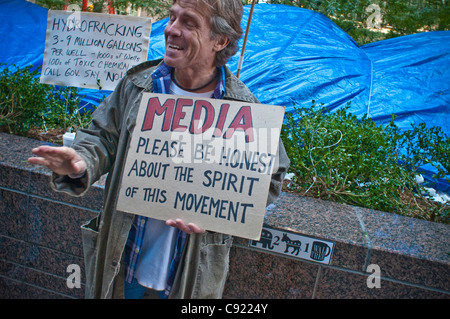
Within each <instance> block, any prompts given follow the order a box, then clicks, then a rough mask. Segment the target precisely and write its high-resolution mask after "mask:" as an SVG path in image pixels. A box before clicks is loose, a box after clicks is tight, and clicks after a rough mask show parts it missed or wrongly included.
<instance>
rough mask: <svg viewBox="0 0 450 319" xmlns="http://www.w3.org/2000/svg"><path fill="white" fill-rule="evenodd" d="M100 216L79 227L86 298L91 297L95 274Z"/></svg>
mask: <svg viewBox="0 0 450 319" xmlns="http://www.w3.org/2000/svg"><path fill="white" fill-rule="evenodd" d="M99 222H100V215H98V216H96V217H94V218H92V219H90V220H89V221H88V222H87V223H86V224H83V225H81V239H82V242H83V255H84V268H85V273H86V296H85V297H86V298H92V296H93V283H94V274H95V263H96V257H97V248H96V243H97V237H98V229H99Z"/></svg>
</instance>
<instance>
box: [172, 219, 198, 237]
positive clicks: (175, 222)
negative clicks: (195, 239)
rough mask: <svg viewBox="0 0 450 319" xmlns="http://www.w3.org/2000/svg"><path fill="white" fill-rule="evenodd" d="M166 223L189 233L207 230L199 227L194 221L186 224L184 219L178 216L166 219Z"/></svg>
mask: <svg viewBox="0 0 450 319" xmlns="http://www.w3.org/2000/svg"><path fill="white" fill-rule="evenodd" d="M166 225H168V226H172V227H176V228H178V229H179V230H181V231H183V232H185V233H187V234H194V233H195V234H203V233H204V232H205V230H204V229H202V228H200V227H198V226H197V225H196V224H194V223H189V224H188V225H186V224H185V223H184V222H183V220H182V219H180V218H177V219H176V220H173V219H169V220H167V221H166Z"/></svg>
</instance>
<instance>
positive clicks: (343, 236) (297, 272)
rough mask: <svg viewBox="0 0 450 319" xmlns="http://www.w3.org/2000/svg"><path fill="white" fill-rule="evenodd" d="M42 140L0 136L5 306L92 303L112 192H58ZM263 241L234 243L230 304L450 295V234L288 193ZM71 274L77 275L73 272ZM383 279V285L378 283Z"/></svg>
mask: <svg viewBox="0 0 450 319" xmlns="http://www.w3.org/2000/svg"><path fill="white" fill-rule="evenodd" d="M42 144H43V142H40V141H36V140H32V139H27V138H22V137H17V136H12V135H8V134H0V298H3V299H5V298H9V299H37V298H42V299H56V298H83V297H84V285H83V281H84V275H83V276H82V278H81V279H82V284H81V286H80V288H77V285H76V284H75V285H73V284H72V285H73V286H74V287H68V285H67V278H68V277H70V276H71V275H72V274H73V271H74V269H76V268H74V267H80V270H81V273H82V274H84V272H83V271H84V264H83V257H82V256H83V253H82V248H81V238H80V225H81V224H82V223H84V222H85V221H87V220H88V219H90V218H91V217H93V216H95V215H96V214H98V212H99V210H100V208H101V206H102V198H103V186H102V184H101V182H100V183H98V184H96V185H95V186H94V187H93V188H92V190H91V191H90V192H89V193H88V194H87V195H86V196H84V197H82V198H73V197H69V196H67V195H64V194H59V193H55V192H53V191H52V190H51V189H50V188H49V184H48V181H49V176H50V173H49V171H48V170H45V169H42V168H39V167H34V166H32V165H29V164H28V163H27V161H26V160H27V158H28V157H29V156H30V155H31V149H32V148H33V147H36V146H39V145H42ZM263 235H264V236H262V237H261V240H260V242H253V241H249V240H244V239H242V238H235V241H234V246H233V248H232V251H231V256H230V273H229V277H228V281H227V283H226V286H225V291H224V298H274V299H275V298H283V299H285V298H294V299H311V298H313V299H319V298H355V299H356V298H357V299H371V298H433V299H434V298H443V299H448V298H449V297H450V284H449V280H450V276H449V275H450V274H449V269H450V267H449V266H450V256H449V253H450V240H449V239H450V226H449V225H443V224H437V223H433V222H426V221H422V220H417V219H413V218H407V217H402V216H397V215H393V214H388V213H383V212H378V211H373V210H368V209H363V208H358V207H353V206H348V205H342V204H337V203H332V202H326V201H322V200H316V199H311V198H304V197H299V196H296V195H293V194H288V193H282V195H281V196H280V198H279V199H278V200H277V201H276V202H275V203H274V204H273V205H271V206H270V207H268V209H267V211H266V218H265V226H264V232H263ZM68 267H69V268H68ZM377 276H379V277H377Z"/></svg>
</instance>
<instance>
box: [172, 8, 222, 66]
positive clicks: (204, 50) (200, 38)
mask: <svg viewBox="0 0 450 319" xmlns="http://www.w3.org/2000/svg"><path fill="white" fill-rule="evenodd" d="M205 11H206V10H205V9H203V10H202V8H199V6H198V5H197V4H196V1H193V0H180V1H177V2H176V3H175V4H174V5H173V6H172V8H171V9H170V18H169V22H168V24H167V27H166V28H165V30H164V35H165V40H166V52H165V56H164V61H165V63H166V64H167V65H169V66H171V67H174V68H177V69H184V68H190V69H194V70H201V69H208V68H211V67H212V66H214V61H215V57H216V52H217V45H216V44H217V41H215V40H211V27H210V23H209V18H208V17H207V16H206V12H205Z"/></svg>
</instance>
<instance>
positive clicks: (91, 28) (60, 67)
mask: <svg viewBox="0 0 450 319" xmlns="http://www.w3.org/2000/svg"><path fill="white" fill-rule="evenodd" d="M150 29H151V19H149V18H139V17H132V16H119V15H111V14H100V13H91V12H80V11H74V12H69V11H58V10H49V11H48V18H47V36H46V41H45V52H44V61H43V65H42V71H41V79H40V81H41V83H47V84H55V85H62V86H74V87H81V88H91V89H103V90H114V88H115V87H116V85H117V83H118V82H119V80H120V79H121V78H122V77H123V76H124V75H125V73H126V71H127V70H128V69H129V68H130V67H132V66H134V65H136V64H138V63H141V62H144V61H146V60H147V54H148V45H149V40H150Z"/></svg>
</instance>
